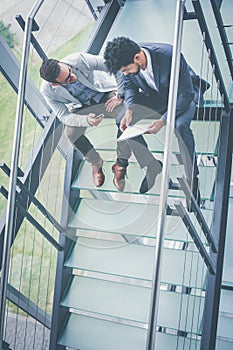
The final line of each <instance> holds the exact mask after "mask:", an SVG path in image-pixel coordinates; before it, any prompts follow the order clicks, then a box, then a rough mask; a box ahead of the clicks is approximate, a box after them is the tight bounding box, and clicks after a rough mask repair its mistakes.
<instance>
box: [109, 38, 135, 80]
mask: <svg viewBox="0 0 233 350" xmlns="http://www.w3.org/2000/svg"><path fill="white" fill-rule="evenodd" d="M140 50H141V49H140V46H139V45H138V44H137V43H135V42H134V41H132V40H131V39H129V38H125V37H123V36H121V37H118V38H115V39H113V40H112V41H108V42H107V45H106V48H105V51H104V63H105V65H106V67H107V69H108V71H109V72H110V73H113V74H116V73H117V71H118V70H119V69H120V68H121V67H122V66H127V65H128V64H131V63H133V62H134V56H135V55H136V54H137V53H139V52H140Z"/></svg>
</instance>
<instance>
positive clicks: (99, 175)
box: [65, 126, 105, 187]
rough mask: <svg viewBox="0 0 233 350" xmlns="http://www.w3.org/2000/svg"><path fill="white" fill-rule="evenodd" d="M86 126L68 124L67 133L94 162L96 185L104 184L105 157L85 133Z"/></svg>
mask: <svg viewBox="0 0 233 350" xmlns="http://www.w3.org/2000/svg"><path fill="white" fill-rule="evenodd" d="M85 130H86V128H84V127H75V126H66V127H65V133H66V135H67V137H68V139H69V140H70V142H71V143H72V144H73V145H74V146H75V147H76V148H77V149H78V150H79V151H80V152H81V153H82V154H83V156H84V157H85V159H86V160H87V161H88V162H89V163H91V164H92V177H93V182H94V184H95V186H96V187H100V186H102V185H103V183H104V180H105V176H104V173H103V170H102V166H103V159H102V158H101V157H100V155H99V153H98V152H97V151H96V150H95V148H94V146H93V145H92V144H91V142H90V141H89V140H88V138H87V137H86V136H85V135H84V132H85Z"/></svg>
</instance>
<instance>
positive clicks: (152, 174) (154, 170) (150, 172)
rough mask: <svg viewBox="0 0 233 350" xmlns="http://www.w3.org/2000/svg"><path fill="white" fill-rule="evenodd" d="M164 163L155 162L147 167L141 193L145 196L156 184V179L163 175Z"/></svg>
mask: <svg viewBox="0 0 233 350" xmlns="http://www.w3.org/2000/svg"><path fill="white" fill-rule="evenodd" d="M162 168H163V163H162V162H160V160H156V159H155V160H154V161H153V162H152V163H150V164H149V165H148V166H147V170H146V176H145V177H144V179H143V181H142V183H141V187H140V190H139V192H140V193H142V194H144V193H146V192H148V191H149V190H150V189H151V188H152V187H153V186H154V184H155V179H156V176H157V175H158V174H160V173H161V171H162Z"/></svg>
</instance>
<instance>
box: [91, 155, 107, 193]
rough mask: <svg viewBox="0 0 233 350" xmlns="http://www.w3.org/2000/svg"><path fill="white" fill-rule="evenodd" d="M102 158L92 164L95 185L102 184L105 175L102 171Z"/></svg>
mask: <svg viewBox="0 0 233 350" xmlns="http://www.w3.org/2000/svg"><path fill="white" fill-rule="evenodd" d="M102 166H103V160H102V159H101V161H99V163H97V164H92V179H93V182H94V184H95V186H96V187H100V186H102V185H103V183H104V180H105V176H104V173H103V169H102Z"/></svg>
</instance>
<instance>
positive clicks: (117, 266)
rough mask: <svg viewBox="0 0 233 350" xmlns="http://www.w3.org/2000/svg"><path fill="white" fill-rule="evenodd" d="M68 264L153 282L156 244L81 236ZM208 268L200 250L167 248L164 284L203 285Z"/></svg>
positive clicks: (164, 258) (80, 268) (76, 267)
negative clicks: (204, 263) (154, 245)
mask: <svg viewBox="0 0 233 350" xmlns="http://www.w3.org/2000/svg"><path fill="white" fill-rule="evenodd" d="M174 261H175V262H176V263H175V264H174ZM106 262H107V263H106ZM65 265H66V266H69V267H72V268H75V269H79V270H87V271H93V272H100V273H103V274H111V275H114V276H125V277H130V278H136V279H143V280H147V281H151V280H152V275H153V266H154V247H152V246H142V245H138V244H132V243H131V244H127V243H125V242H117V243H116V242H110V241H104V240H97V239H87V238H79V240H78V243H76V244H75V246H74V248H73V250H72V251H71V253H70V255H69V257H68V258H67V260H66V262H65ZM205 271H206V268H205V267H203V261H202V260H200V256H199V254H198V253H193V252H188V251H182V250H174V249H165V250H164V257H163V264H162V276H161V278H162V282H163V283H168V284H174V285H185V286H188V287H195V288H203V285H204V277H205Z"/></svg>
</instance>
